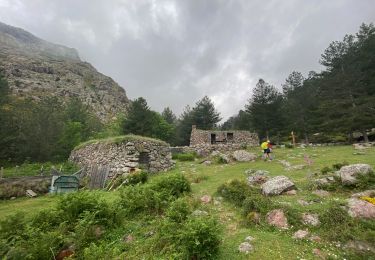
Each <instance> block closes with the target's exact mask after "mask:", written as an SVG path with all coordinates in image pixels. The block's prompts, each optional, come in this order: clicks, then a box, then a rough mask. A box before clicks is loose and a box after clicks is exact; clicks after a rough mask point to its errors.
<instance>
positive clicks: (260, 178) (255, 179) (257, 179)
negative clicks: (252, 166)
mask: <svg viewBox="0 0 375 260" xmlns="http://www.w3.org/2000/svg"><path fill="white" fill-rule="evenodd" d="M246 172H247V171H246ZM268 173H269V172H268V171H263V170H258V171H255V172H254V173H253V174H251V175H250V176H249V177H247V183H248V184H249V185H250V186H254V185H260V184H263V183H265V182H266V181H267V180H268Z"/></svg>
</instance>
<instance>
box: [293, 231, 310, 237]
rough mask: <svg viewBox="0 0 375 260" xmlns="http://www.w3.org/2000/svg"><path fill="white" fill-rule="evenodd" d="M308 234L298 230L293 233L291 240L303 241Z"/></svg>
mask: <svg viewBox="0 0 375 260" xmlns="http://www.w3.org/2000/svg"><path fill="white" fill-rule="evenodd" d="M309 234H310V232H309V231H307V230H302V229H300V230H298V231H297V232H295V233H294V234H293V238H294V239H304V238H306V237H307V236H308V235H309Z"/></svg>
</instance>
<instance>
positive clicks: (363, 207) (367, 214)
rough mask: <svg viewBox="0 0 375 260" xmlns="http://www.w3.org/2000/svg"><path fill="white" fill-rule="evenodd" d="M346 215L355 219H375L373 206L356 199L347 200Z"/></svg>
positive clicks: (374, 207) (374, 206)
mask: <svg viewBox="0 0 375 260" xmlns="http://www.w3.org/2000/svg"><path fill="white" fill-rule="evenodd" d="M348 213H349V215H350V216H352V217H355V218H367V219H375V205H374V204H372V203H370V202H368V201H365V200H362V199H358V198H351V199H349V200H348Z"/></svg>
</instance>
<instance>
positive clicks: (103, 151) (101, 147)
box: [69, 136, 174, 177]
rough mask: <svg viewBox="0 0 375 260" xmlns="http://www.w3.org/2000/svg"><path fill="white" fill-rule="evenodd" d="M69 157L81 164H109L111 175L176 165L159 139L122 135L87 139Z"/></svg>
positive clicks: (166, 168) (167, 146)
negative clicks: (88, 140)
mask: <svg viewBox="0 0 375 260" xmlns="http://www.w3.org/2000/svg"><path fill="white" fill-rule="evenodd" d="M69 160H70V161H72V162H75V163H77V164H79V165H80V166H89V165H93V164H96V165H101V166H103V165H108V166H109V168H110V177H112V176H114V175H115V174H122V173H126V172H130V171H131V170H132V169H135V168H142V169H145V170H147V171H148V172H150V173H156V172H160V171H167V170H169V169H171V168H172V167H173V166H174V162H173V161H172V155H171V151H170V147H169V145H168V144H167V143H165V142H162V141H160V140H156V139H151V138H145V137H138V136H123V137H116V138H110V139H102V140H97V141H93V142H88V143H86V144H83V145H81V146H79V147H78V148H76V149H74V150H73V151H72V153H71V155H70V157H69Z"/></svg>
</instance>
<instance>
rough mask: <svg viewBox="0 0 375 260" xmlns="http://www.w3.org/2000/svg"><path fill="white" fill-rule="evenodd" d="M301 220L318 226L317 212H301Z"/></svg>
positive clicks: (306, 223)
mask: <svg viewBox="0 0 375 260" xmlns="http://www.w3.org/2000/svg"><path fill="white" fill-rule="evenodd" d="M302 222H303V224H305V225H310V226H318V225H319V224H320V221H319V216H318V214H310V213H303V214H302Z"/></svg>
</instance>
